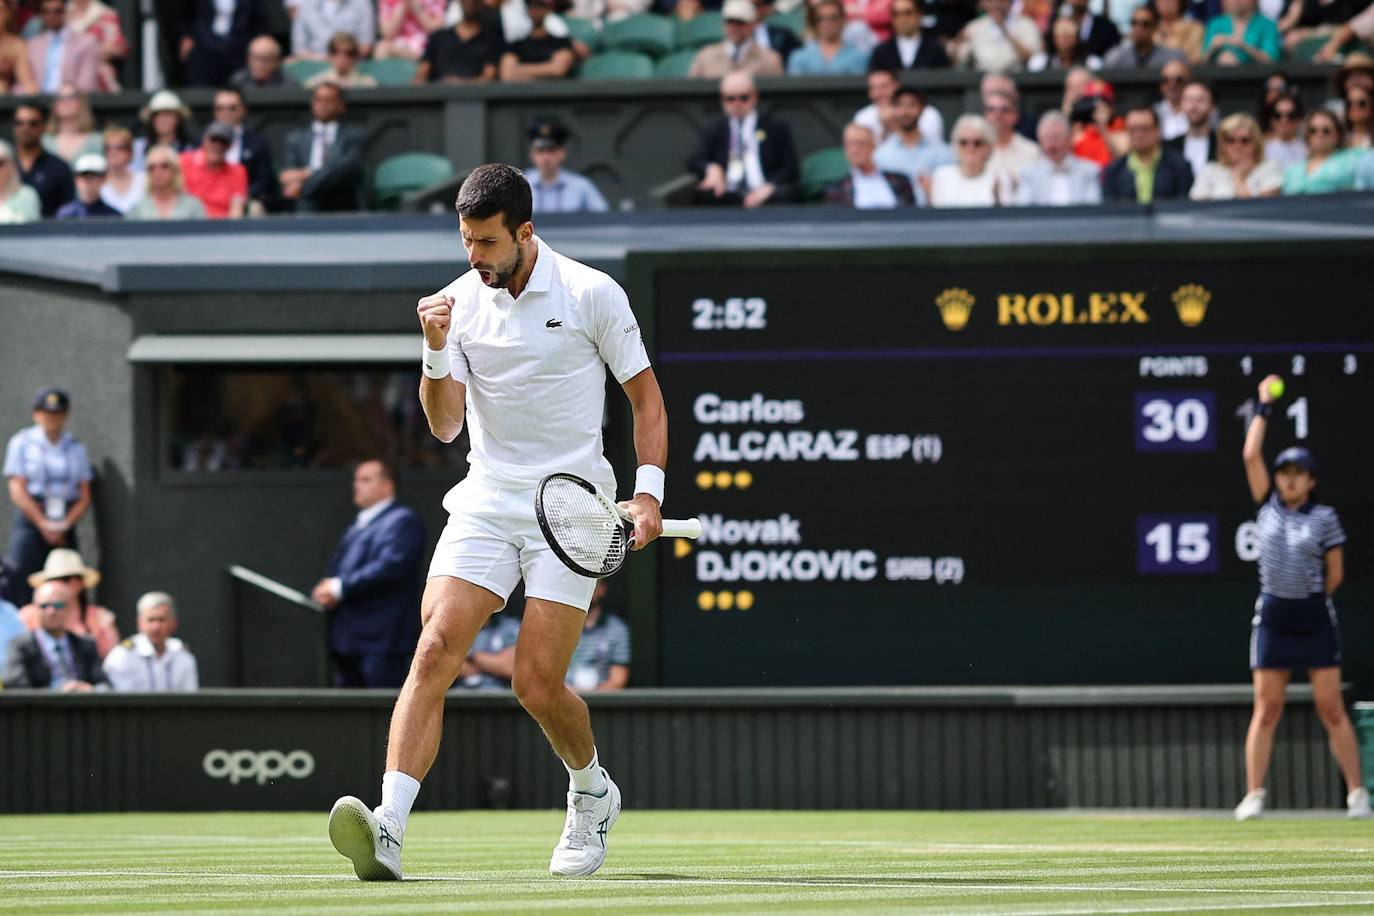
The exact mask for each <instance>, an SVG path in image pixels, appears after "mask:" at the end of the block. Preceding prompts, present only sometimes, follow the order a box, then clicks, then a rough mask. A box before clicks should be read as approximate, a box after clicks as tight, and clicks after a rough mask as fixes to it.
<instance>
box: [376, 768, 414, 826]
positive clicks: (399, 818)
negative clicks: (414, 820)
mask: <svg viewBox="0 0 1374 916" xmlns="http://www.w3.org/2000/svg"><path fill="white" fill-rule="evenodd" d="M419 793H420V781H419V780H418V779H416V778H415V777H413V776H407V775H406V774H405V773H402V772H401V771H400V770H389V771H388V772H386V773H383V774H382V803H381V804H380V805H379V806H378V807H380V808H381V809H382V810H383V812H385V813H386V815H387V816H388V817H390V818H392V819H393V820H394V821H396V823H397V824H400V825H401V829H402V830H404V829H405V828H406V822H407V821H408V820H410V807H411V805H413V804H415V796H416V795H418V794H419Z"/></svg>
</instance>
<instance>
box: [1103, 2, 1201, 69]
mask: <svg viewBox="0 0 1374 916" xmlns="http://www.w3.org/2000/svg"><path fill="white" fill-rule="evenodd" d="M1158 31H1159V14H1158V13H1156V12H1155V10H1154V7H1152V6H1150V5H1149V4H1144V5H1142V6H1139V7H1136V9H1135V11H1134V12H1132V13H1131V30H1130V32H1129V33H1128V34H1127V36H1126V39H1125V40H1124V41H1122V42H1121V44H1119V45H1117V46H1116V47H1115V48H1113V49H1112V50H1110V51H1108V52H1107V56H1106V57H1105V58H1104V60H1103V65H1104V66H1107V67H1111V68H1122V69H1125V68H1129V67H1135V68H1149V69H1151V70H1153V69H1155V68H1156V67H1163V66H1164V65H1165V64H1167V63H1169V62H1170V61H1186V60H1187V57H1186V56H1185V55H1184V53H1183V52H1182V51H1179V50H1177V49H1176V48H1166V47H1164V46H1163V45H1161V44H1160V43H1159V42H1158V41H1157V40H1156V38H1155V36H1156V35H1157V34H1158Z"/></svg>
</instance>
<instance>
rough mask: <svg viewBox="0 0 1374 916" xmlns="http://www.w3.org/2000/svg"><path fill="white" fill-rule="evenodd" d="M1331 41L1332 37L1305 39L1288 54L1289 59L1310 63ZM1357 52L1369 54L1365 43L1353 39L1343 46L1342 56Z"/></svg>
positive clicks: (1320, 36)
mask: <svg viewBox="0 0 1374 916" xmlns="http://www.w3.org/2000/svg"><path fill="white" fill-rule="evenodd" d="M1330 40H1331V36H1330V35H1314V36H1313V37H1311V38H1304V39H1303V40H1302V41H1300V42H1298V44H1297V45H1296V46H1295V47H1294V48H1293V50H1291V51H1289V52H1288V59H1289V60H1295V61H1310V60H1311V59H1312V58H1314V57H1316V56H1317V52H1318V51H1320V50H1321V49H1322V48H1324V47H1326V43H1327V42H1328V41H1330ZM1355 51H1360V52H1362V53H1365V54H1368V53H1369V49H1368V48H1367V47H1366V46H1365V45H1364V43H1363V42H1359V41H1356V40H1355V39H1353V38H1352V39H1351V40H1350V41H1347V42H1346V43H1345V44H1344V45H1342V46H1341V49H1340V52H1341V53H1342V54H1351V53H1354V52H1355Z"/></svg>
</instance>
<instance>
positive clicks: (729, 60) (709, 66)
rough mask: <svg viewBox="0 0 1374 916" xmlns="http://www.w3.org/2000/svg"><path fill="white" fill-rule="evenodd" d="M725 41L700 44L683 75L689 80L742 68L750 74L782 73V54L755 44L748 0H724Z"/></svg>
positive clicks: (714, 77) (752, 20)
mask: <svg viewBox="0 0 1374 916" xmlns="http://www.w3.org/2000/svg"><path fill="white" fill-rule="evenodd" d="M720 12H721V16H722V17H723V18H724V21H725V25H724V29H725V40H724V41H718V42H716V43H715V44H709V45H706V46H705V47H703V48H702V49H701V50H700V51H698V52H697V53H696V56H695V57H693V58H692V65H691V66H690V67H689V68H688V69H687V75H688V76H689V77H691V78H693V79H720V78H721V77H723V76H725V75H726V74H727V73H733V72H736V71H743V72H745V73H750V74H753V75H754V76H782V57H781V55H779V54H778V52H777V51H774V50H773V49H772V48H770V47H767V46H766V45H762V44H759V42H758V37H757V31H756V29H755V27H754V16H755V13H754V4H752V3H750V2H749V0H725V5H724V6H722V7H721V9H720Z"/></svg>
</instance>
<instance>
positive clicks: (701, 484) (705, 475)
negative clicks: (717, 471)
mask: <svg viewBox="0 0 1374 916" xmlns="http://www.w3.org/2000/svg"><path fill="white" fill-rule="evenodd" d="M715 479H716V477H715V475H714V474H712V473H711V472H710V471H702V472H701V473H700V474H698V475H697V489H698V490H709V489H711V484H712V483H714V482H715Z"/></svg>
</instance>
